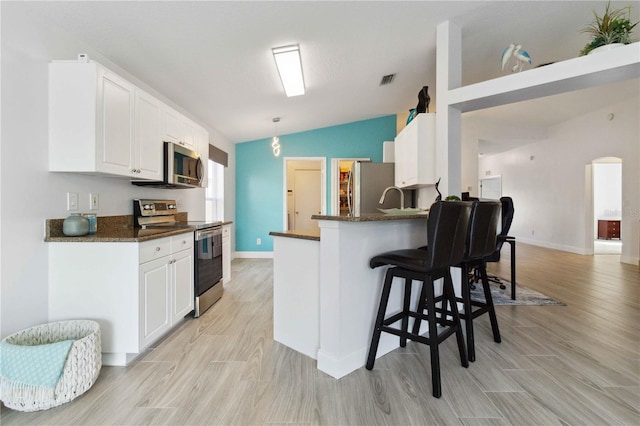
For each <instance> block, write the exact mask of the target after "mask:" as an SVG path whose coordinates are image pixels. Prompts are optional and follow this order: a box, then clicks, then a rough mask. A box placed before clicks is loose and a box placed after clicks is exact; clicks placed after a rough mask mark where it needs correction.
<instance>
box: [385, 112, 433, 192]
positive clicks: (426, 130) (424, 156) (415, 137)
mask: <svg viewBox="0 0 640 426" xmlns="http://www.w3.org/2000/svg"><path fill="white" fill-rule="evenodd" d="M435 148H436V115H435V114H433V113H432V114H418V115H417V116H416V117H415V118H414V119H413V120H411V122H410V123H409V124H407V126H406V127H405V128H404V129H402V131H401V132H400V133H398V135H397V136H396V138H395V143H394V155H395V183H396V186H397V187H400V188H418V187H420V186H425V185H433V184H435V183H436V180H437V179H436V175H435V174H436V161H435V154H436V152H435Z"/></svg>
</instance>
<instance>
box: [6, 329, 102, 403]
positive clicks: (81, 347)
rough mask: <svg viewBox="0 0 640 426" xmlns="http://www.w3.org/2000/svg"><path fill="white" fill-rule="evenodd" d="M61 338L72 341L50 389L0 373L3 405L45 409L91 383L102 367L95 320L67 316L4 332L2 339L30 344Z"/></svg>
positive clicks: (62, 401) (61, 339)
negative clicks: (27, 385)
mask: <svg viewBox="0 0 640 426" xmlns="http://www.w3.org/2000/svg"><path fill="white" fill-rule="evenodd" d="M63 340H75V341H74V342H73V344H72V345H71V349H70V350H69V354H68V355H67V360H66V361H65V363H64V368H63V370H62V375H61V376H60V380H59V381H58V383H57V385H56V387H55V389H54V390H53V393H51V392H50V391H49V392H44V391H43V389H42V388H39V389H38V388H37V389H33V388H21V387H16V386H14V385H13V384H12V383H11V382H9V381H8V380H6V379H5V378H4V377H2V378H0V391H1V392H0V398H1V399H2V401H3V402H4V405H6V406H7V407H9V408H12V409H14V410H19V411H37V410H46V409H48V408H52V407H56V406H58V405H61V404H64V403H66V402H69V401H71V400H73V399H75V398H77V397H78V396H80V395H82V394H83V393H85V392H86V391H87V390H88V389H89V388H90V387H91V386H93V384H94V383H95V381H96V379H97V378H98V375H99V374H100V368H101V367H102V354H101V346H100V326H99V325H98V323H97V322H95V321H88V320H70V321H59V322H52V323H49V324H43V325H38V326H35V327H31V328H28V329H26V330H22V331H19V332H17V333H14V334H12V335H10V336H7V337H5V338H4V340H3V342H7V343H11V344H13V345H28V346H34V345H42V344H48V343H56V342H61V341H63ZM51 395H52V396H51Z"/></svg>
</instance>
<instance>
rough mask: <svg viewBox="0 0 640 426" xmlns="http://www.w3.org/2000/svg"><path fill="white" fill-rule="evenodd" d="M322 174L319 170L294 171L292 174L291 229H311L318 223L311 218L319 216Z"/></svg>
mask: <svg viewBox="0 0 640 426" xmlns="http://www.w3.org/2000/svg"><path fill="white" fill-rule="evenodd" d="M321 184H322V173H321V171H320V170H296V171H295V172H294V183H293V198H294V202H293V204H294V206H293V210H294V214H293V229H313V228H317V227H318V221H317V220H312V219H311V216H312V215H314V214H320V213H321V211H322V207H321V192H322V191H321Z"/></svg>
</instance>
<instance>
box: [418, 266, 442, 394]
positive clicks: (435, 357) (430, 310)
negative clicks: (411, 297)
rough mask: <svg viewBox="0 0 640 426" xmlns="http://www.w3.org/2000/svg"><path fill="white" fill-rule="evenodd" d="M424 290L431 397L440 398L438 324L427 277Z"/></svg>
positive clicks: (431, 281) (430, 284)
mask: <svg viewBox="0 0 640 426" xmlns="http://www.w3.org/2000/svg"><path fill="white" fill-rule="evenodd" d="M422 288H423V290H425V289H426V291H425V292H426V301H425V302H426V305H427V323H428V324H429V350H430V353H431V387H432V390H433V396H434V397H436V398H440V397H441V396H442V384H441V381H440V348H439V345H438V324H437V321H438V320H437V318H436V304H435V301H434V300H433V299H434V291H433V278H432V277H429V279H428V280H427V281H425V282H424V283H423V285H422Z"/></svg>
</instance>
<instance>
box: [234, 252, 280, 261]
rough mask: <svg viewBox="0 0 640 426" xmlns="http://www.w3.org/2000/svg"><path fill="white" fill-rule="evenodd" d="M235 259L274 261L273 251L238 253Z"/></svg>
mask: <svg viewBox="0 0 640 426" xmlns="http://www.w3.org/2000/svg"><path fill="white" fill-rule="evenodd" d="M235 259H273V252H272V251H237V252H236V255H235Z"/></svg>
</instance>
